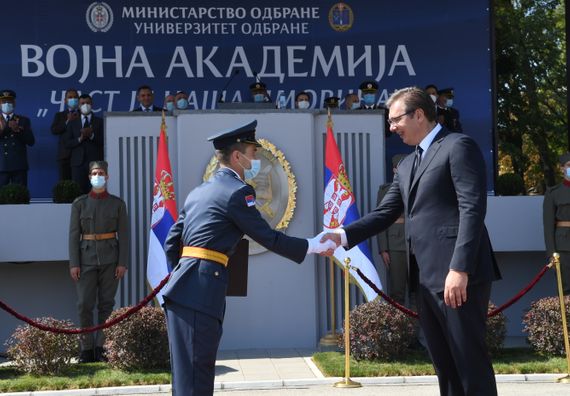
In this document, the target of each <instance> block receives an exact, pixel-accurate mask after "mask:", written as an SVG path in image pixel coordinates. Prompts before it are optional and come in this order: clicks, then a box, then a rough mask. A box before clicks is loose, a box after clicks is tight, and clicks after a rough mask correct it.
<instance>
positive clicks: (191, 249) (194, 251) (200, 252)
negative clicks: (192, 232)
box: [182, 246, 229, 267]
mask: <svg viewBox="0 0 570 396" xmlns="http://www.w3.org/2000/svg"><path fill="white" fill-rule="evenodd" d="M182 257H194V258H199V259H204V260H210V261H215V262H216V263H218V264H221V265H223V266H224V267H227V265H228V260H229V257H228V256H226V255H225V254H223V253H220V252H216V251H215V250H210V249H205V248H201V247H196V246H184V248H183V249H182Z"/></svg>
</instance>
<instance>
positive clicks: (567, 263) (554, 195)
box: [542, 154, 570, 295]
mask: <svg viewBox="0 0 570 396" xmlns="http://www.w3.org/2000/svg"><path fill="white" fill-rule="evenodd" d="M568 161H570V154H564V155H562V156H561V157H560V163H561V165H563V166H564V164H565V163H567V162H568ZM542 209H543V212H542V213H543V223H544V242H545V245H546V254H547V255H548V257H552V254H553V253H554V252H557V253H559V254H560V271H561V274H562V288H563V290H564V294H565V295H568V294H570V182H568V181H567V180H566V179H565V180H564V182H562V183H560V184H558V185H556V186H554V187H551V188H548V189H547V190H546V193H545V194H544V203H543V208H542Z"/></svg>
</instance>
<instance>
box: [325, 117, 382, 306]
mask: <svg viewBox="0 0 570 396" xmlns="http://www.w3.org/2000/svg"><path fill="white" fill-rule="evenodd" d="M324 186H325V196H324V198H325V200H324V202H325V205H324V212H323V227H324V230H325V231H331V230H334V229H335V228H338V227H340V226H342V225H343V224H344V225H348V224H350V223H352V222H354V221H356V220H358V219H359V218H360V216H359V215H358V209H357V207H356V200H355V199H354V194H353V193H352V188H351V187H350V182H349V180H348V176H347V174H346V170H345V168H344V164H343V162H342V157H341V155H340V151H339V150H338V146H337V145H336V141H335V139H334V135H333V131H332V121H331V119H330V114H329V121H328V123H327V140H326V145H325V183H324ZM333 257H334V259H335V261H336V262H337V264H342V266H344V259H345V258H346V257H349V258H350V265H352V266H354V267H357V268H358V269H360V271H362V273H363V274H364V275H366V277H367V278H368V279H370V280H371V281H372V282H373V283H374V284H375V285H376V286H378V288H379V289H382V284H381V283H380V277H379V276H378V272H377V271H376V268H375V267H374V264H373V261H372V258H371V257H372V256H371V254H370V249H369V248H368V243H367V242H366V241H365V242H362V243H360V244H359V245H357V246H355V247H353V248H352V249H350V250H345V249H344V248H343V247H339V248H338V249H336V251H335V252H334V256H333ZM350 275H351V276H352V278H353V280H355V281H356V284H357V285H358V287H359V288H360V290H361V291H362V293H363V294H364V296H365V297H366V299H367V300H368V301H372V300H374V299H375V298H376V297H377V294H376V292H375V291H374V290H372V288H371V287H370V286H368V285H367V284H366V283H365V282H364V281H363V280H362V279H361V278H360V276H358V275H357V274H356V271H354V270H353V269H350Z"/></svg>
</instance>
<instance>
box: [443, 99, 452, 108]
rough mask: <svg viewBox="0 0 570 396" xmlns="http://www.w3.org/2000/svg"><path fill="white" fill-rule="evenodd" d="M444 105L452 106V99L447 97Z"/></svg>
mask: <svg viewBox="0 0 570 396" xmlns="http://www.w3.org/2000/svg"><path fill="white" fill-rule="evenodd" d="M445 105H446V106H447V107H451V106H453V99H447V101H446V102H445Z"/></svg>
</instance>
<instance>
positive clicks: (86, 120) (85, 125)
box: [83, 117, 89, 128]
mask: <svg viewBox="0 0 570 396" xmlns="http://www.w3.org/2000/svg"><path fill="white" fill-rule="evenodd" d="M83 128H89V117H85V118H84V119H83Z"/></svg>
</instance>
